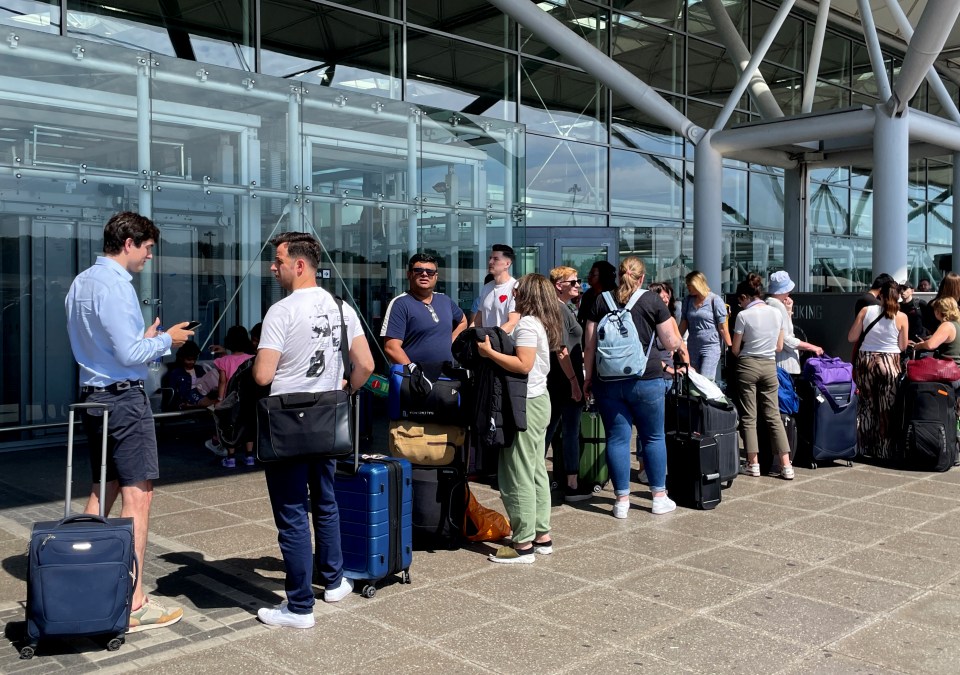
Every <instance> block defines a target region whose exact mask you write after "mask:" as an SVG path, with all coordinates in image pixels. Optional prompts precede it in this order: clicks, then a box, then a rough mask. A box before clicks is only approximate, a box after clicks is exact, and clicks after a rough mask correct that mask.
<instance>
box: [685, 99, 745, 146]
mask: <svg viewBox="0 0 960 675" xmlns="http://www.w3.org/2000/svg"><path fill="white" fill-rule="evenodd" d="M719 114H720V106H716V105H712V104H710V103H701V102H700V101H694V100H693V99H688V100H687V117H688V118H689V119H690V121H691V122H693V123H694V124H696V125H698V126H701V127H703V128H704V129H710V128H712V127H713V125H714V123H715V122H716V121H717V116H718V115H719ZM752 119H753V118H751V117H750V115H749V114H748V113H746V112H741V111H734V113H733V114H732V115H731V116H730V121H729V122H727V128H728V129H729V128H730V127H731V126H735V125H737V124H743V123H745V122H750V121H751V120H752ZM687 156H688V157H693V145H692V144H691V145H688V146H687Z"/></svg>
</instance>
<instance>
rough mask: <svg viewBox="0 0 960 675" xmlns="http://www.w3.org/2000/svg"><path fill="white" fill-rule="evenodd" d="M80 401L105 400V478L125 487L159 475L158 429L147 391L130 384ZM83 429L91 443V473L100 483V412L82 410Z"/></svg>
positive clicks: (101, 418)
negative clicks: (154, 423) (108, 405)
mask: <svg viewBox="0 0 960 675" xmlns="http://www.w3.org/2000/svg"><path fill="white" fill-rule="evenodd" d="M80 400H81V402H82V403H108V404H110V406H111V407H110V416H109V417H108V420H109V421H108V424H109V425H110V428H109V437H108V439H107V481H119V482H120V487H127V486H130V485H134V484H135V483H140V482H142V481H145V480H156V479H157V478H159V477H160V466H159V463H158V461H157V432H156V429H155V428H154V426H153V411H152V410H151V409H150V400H149V399H148V398H147V392H146V391H144V390H143V389H142V388H140V387H132V388H130V389H127V390H125V391H120V392H116V393H114V392H109V391H102V392H91V393H88V394H82V395H81V397H80ZM82 415H83V428H84V430H85V431H86V432H87V443H88V445H89V446H90V476H91V478H92V479H93V482H94V483H99V482H100V457H101V454H102V452H103V411H102V410H97V409H93V410H84V411H83V413H82Z"/></svg>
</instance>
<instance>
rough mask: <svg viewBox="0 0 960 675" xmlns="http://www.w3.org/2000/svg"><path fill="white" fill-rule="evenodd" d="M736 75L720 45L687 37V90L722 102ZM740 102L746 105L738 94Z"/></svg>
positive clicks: (727, 95) (727, 96)
mask: <svg viewBox="0 0 960 675" xmlns="http://www.w3.org/2000/svg"><path fill="white" fill-rule="evenodd" d="M738 79H739V76H738V74H737V70H736V68H734V67H733V62H732V61H731V60H730V57H729V55H728V54H727V50H725V49H724V48H723V47H718V46H716V45H712V44H709V43H707V42H701V41H700V40H690V42H689V46H688V49H687V94H688V95H690V96H695V97H697V98H700V99H704V100H706V101H714V102H715V103H719V104H721V105H723V104H725V103H726V102H727V99H728V98H729V97H730V92H732V91H733V89H734V87H735V86H736V84H737V80H738ZM739 106H740V107H742V108H745V107H746V106H747V97H746V95H744V96H743V97H741V100H740V103H739Z"/></svg>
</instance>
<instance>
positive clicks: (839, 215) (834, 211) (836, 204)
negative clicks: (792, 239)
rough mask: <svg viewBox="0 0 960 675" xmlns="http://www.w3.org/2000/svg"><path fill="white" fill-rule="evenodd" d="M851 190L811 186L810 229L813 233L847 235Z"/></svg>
mask: <svg viewBox="0 0 960 675" xmlns="http://www.w3.org/2000/svg"><path fill="white" fill-rule="evenodd" d="M849 200H850V190H849V189H847V188H842V187H838V186H835V185H825V184H817V183H811V184H810V229H811V231H812V232H825V233H828V234H846V233H847V224H848V222H849V213H850V210H849V204H848V202H849Z"/></svg>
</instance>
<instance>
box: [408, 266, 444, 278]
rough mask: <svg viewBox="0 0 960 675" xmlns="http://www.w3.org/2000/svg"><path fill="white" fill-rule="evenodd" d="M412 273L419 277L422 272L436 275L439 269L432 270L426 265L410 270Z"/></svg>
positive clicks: (429, 275)
mask: <svg viewBox="0 0 960 675" xmlns="http://www.w3.org/2000/svg"><path fill="white" fill-rule="evenodd" d="M410 274H412V275H413V276H415V277H418V276H420V275H421V274H426V275H427V276H428V277H435V276H437V270H431V269H428V268H426V267H414V268H412V269H411V270H410Z"/></svg>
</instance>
